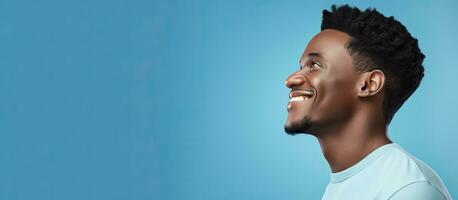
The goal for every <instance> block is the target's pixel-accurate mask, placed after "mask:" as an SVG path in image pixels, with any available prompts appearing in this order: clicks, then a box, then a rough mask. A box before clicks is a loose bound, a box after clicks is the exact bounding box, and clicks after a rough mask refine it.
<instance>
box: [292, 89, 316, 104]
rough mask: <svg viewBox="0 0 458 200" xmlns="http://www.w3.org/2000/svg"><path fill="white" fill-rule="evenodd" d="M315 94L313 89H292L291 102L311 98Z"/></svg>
mask: <svg viewBox="0 0 458 200" xmlns="http://www.w3.org/2000/svg"><path fill="white" fill-rule="evenodd" d="M314 94H315V91H314V90H313V89H309V90H292V91H291V92H290V93H289V102H295V101H304V100H307V99H310V98H312V97H313V95H314Z"/></svg>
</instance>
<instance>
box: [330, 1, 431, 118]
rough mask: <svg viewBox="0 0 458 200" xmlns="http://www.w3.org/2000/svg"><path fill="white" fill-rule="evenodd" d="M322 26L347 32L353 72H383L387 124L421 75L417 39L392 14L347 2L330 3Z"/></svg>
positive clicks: (420, 54) (415, 87)
mask: <svg viewBox="0 0 458 200" xmlns="http://www.w3.org/2000/svg"><path fill="white" fill-rule="evenodd" d="M325 29H334V30H339V31H342V32H345V33H347V34H348V35H350V38H351V39H350V41H349V42H348V43H347V44H346V48H347V50H349V52H350V55H351V56H352V58H353V62H354V67H355V69H356V70H357V71H371V70H375V69H379V70H381V71H383V73H384V74H385V98H384V100H383V115H384V117H385V119H386V122H387V123H388V124H389V123H390V122H391V119H392V118H393V116H394V114H395V113H396V112H397V111H398V110H399V108H400V107H401V106H402V104H404V102H405V101H406V100H407V99H408V98H409V97H410V96H411V95H412V93H413V92H414V91H415V90H416V89H417V88H418V86H419V85H420V82H421V80H422V78H423V76H424V68H423V65H422V63H423V59H424V58H425V55H424V54H423V53H422V52H421V50H420V48H419V47H418V40H417V39H416V38H414V37H412V36H411V35H410V33H409V32H408V31H407V29H406V27H405V26H404V25H402V24H401V23H400V22H399V21H397V20H396V19H394V17H393V16H391V17H385V16H384V15H383V14H381V13H380V12H378V11H377V10H376V9H375V8H374V9H371V8H368V9H366V10H364V11H361V10H359V9H358V8H356V7H351V6H349V5H347V4H345V5H342V6H339V7H336V5H332V6H331V11H328V10H323V21H322V24H321V30H325Z"/></svg>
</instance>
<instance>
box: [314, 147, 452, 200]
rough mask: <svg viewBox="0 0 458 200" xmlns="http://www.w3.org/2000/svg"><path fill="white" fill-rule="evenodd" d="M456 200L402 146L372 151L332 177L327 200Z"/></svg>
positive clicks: (325, 196) (431, 173)
mask: <svg viewBox="0 0 458 200" xmlns="http://www.w3.org/2000/svg"><path fill="white" fill-rule="evenodd" d="M335 199H338V200H359V199H361V200H372V199H377V200H379V199H380V200H401V199H402V200H452V197H451V196H450V194H449V192H448V191H447V188H446V187H445V185H444V183H443V182H442V180H441V179H440V177H439V175H437V174H436V172H434V170H433V169H431V168H430V167H429V166H428V165H426V164H425V163H424V162H422V161H420V160H418V159H417V158H415V157H414V156H412V155H410V154H409V153H408V152H407V151H406V150H404V149H403V148H402V147H401V146H400V145H398V144H396V143H390V144H386V145H383V146H381V147H379V148H377V149H376V150H374V151H372V152H371V153H370V154H369V155H367V156H366V157H364V158H363V159H362V160H361V161H359V162H358V163H356V164H355V165H353V166H351V167H350V168H348V169H345V170H344V171H341V172H337V173H332V174H331V181H330V183H329V184H328V185H327V187H326V191H325V192H324V195H323V200H335Z"/></svg>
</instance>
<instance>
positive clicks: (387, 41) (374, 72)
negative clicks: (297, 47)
mask: <svg viewBox="0 0 458 200" xmlns="http://www.w3.org/2000/svg"><path fill="white" fill-rule="evenodd" d="M424 57H425V56H424V55H423V54H422V52H421V51H420V49H419V47H418V41H417V39H415V38H413V37H412V36H411V35H410V33H409V32H408V31H407V30H406V28H405V27H404V26H403V25H402V24H401V23H400V22H398V21H397V20H395V19H394V18H393V17H385V16H384V15H382V14H381V13H379V12H378V11H376V10H375V9H366V10H364V11H361V10H359V9H358V8H354V7H351V6H348V5H344V6H340V7H338V8H336V6H335V5H334V6H332V7H331V11H328V10H324V11H323V21H322V25H321V32H320V33H319V34H317V35H316V36H315V37H314V38H313V39H312V40H311V41H310V42H309V44H308V45H307V47H306V49H305V51H304V53H303V55H302V58H301V59H300V69H299V70H298V71H296V72H295V73H293V74H292V75H291V76H289V77H288V79H287V81H286V85H287V87H288V88H291V92H290V94H289V96H290V101H289V103H288V118H287V120H286V123H285V132H286V133H288V134H290V135H295V134H299V133H308V134H311V135H314V136H315V137H316V138H317V139H318V140H319V143H320V146H321V148H322V150H323V154H324V157H325V158H326V160H327V161H328V163H329V165H330V167H331V170H332V174H331V181H330V183H329V184H328V185H327V187H326V190H325V192H324V196H323V199H326V200H332V199H339V200H355V199H364V200H367V199H390V200H398V199H403V200H410V199H415V200H438V199H444V200H445V199H447V200H449V199H451V196H450V194H449V193H448V191H447V189H446V187H445V185H444V184H443V182H442V180H441V179H440V177H439V176H438V175H437V174H436V173H435V172H434V171H433V170H432V169H431V168H430V167H429V166H428V165H426V164H425V163H423V162H422V161H420V160H418V159H416V158H415V157H414V156H412V155H410V154H409V153H408V152H406V151H405V150H404V149H403V148H402V147H401V146H400V145H398V144H396V143H393V142H392V141H391V140H390V139H389V138H388V136H387V126H388V125H389V123H390V121H391V119H392V118H393V116H394V114H395V113H396V111H397V110H398V109H399V108H400V107H401V105H402V104H403V103H404V102H405V101H406V100H407V98H409V96H410V95H411V94H412V93H413V92H414V91H415V90H416V89H417V88H418V86H419V84H420V82H421V79H422V78H423V71H424V69H423V66H422V62H423V59H424Z"/></svg>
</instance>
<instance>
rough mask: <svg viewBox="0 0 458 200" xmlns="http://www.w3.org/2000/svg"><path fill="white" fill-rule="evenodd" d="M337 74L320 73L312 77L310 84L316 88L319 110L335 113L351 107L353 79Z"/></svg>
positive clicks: (345, 110)
mask: <svg viewBox="0 0 458 200" xmlns="http://www.w3.org/2000/svg"><path fill="white" fill-rule="evenodd" d="M339 75H341V74H338V75H336V74H328V73H322V74H320V75H317V76H316V77H314V79H313V81H312V84H313V85H314V86H315V87H316V89H317V94H318V95H317V99H316V104H317V107H318V109H319V110H320V112H321V111H326V113H329V114H337V113H342V112H347V111H348V110H349V109H351V108H352V107H353V106H352V105H353V103H354V101H353V98H354V97H353V92H354V90H353V79H352V77H344V76H339Z"/></svg>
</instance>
